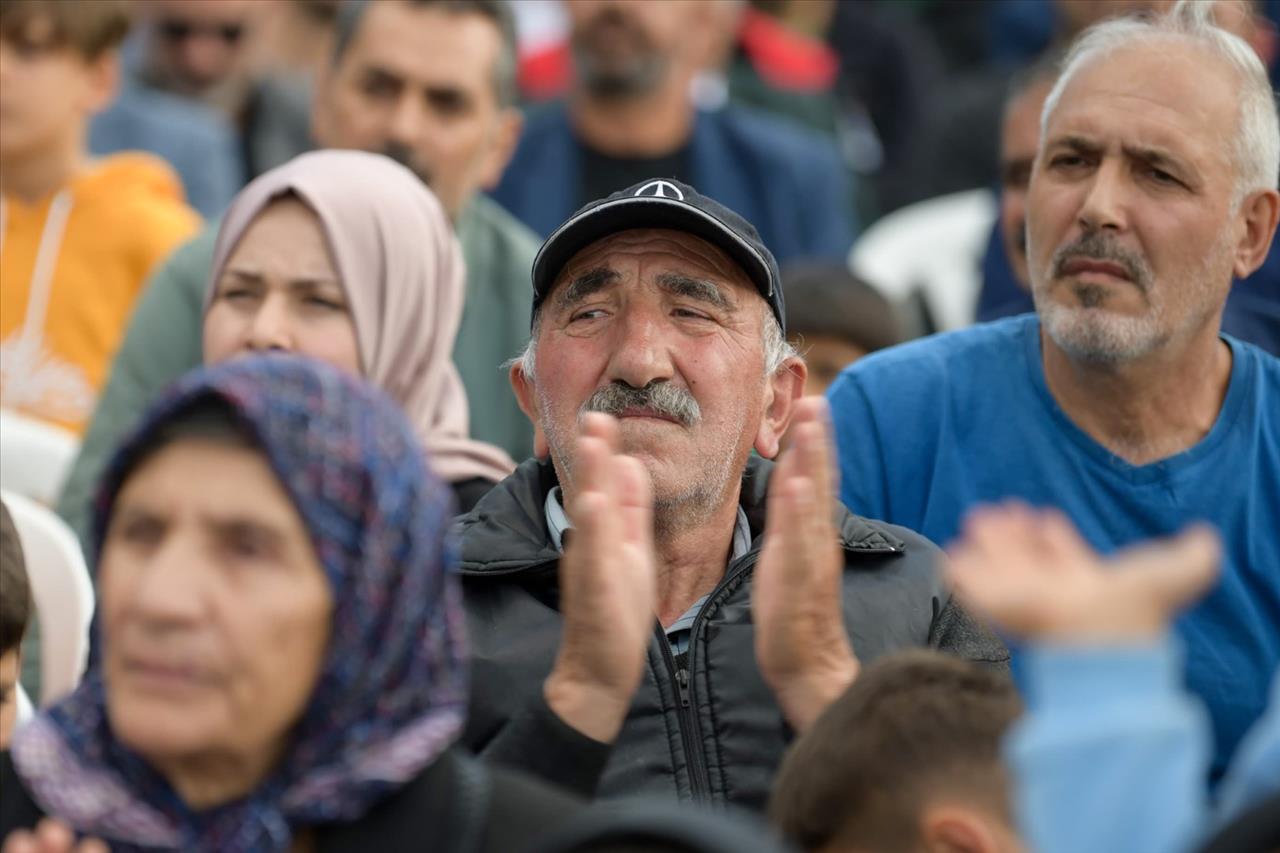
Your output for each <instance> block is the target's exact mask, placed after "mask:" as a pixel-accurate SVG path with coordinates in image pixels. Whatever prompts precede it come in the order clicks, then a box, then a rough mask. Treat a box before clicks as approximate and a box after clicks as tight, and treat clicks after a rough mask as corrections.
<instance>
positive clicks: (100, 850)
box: [0, 818, 108, 853]
mask: <svg viewBox="0 0 1280 853" xmlns="http://www.w3.org/2000/svg"><path fill="white" fill-rule="evenodd" d="M107 850H108V847H107V845H106V844H105V843H104V842H102V841H99V840H98V839H96V838H86V839H84V840H83V841H79V842H77V841H76V837H75V833H73V832H72V831H71V829H70V827H68V826H67V825H66V824H65V823H63V822H62V821H59V820H53V819H52V818H45V819H44V820H42V821H40V823H39V825H38V826H36V828H35V830H34V831H28V830H25V829H20V830H17V831H15V832H11V833H9V835H8V837H6V838H5V840H4V847H3V848H0V851H3V853H107Z"/></svg>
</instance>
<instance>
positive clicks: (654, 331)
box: [607, 312, 675, 388]
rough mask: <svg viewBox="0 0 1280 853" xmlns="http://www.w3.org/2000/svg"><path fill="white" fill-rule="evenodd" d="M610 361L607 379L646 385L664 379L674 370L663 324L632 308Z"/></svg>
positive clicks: (667, 378)
mask: <svg viewBox="0 0 1280 853" xmlns="http://www.w3.org/2000/svg"><path fill="white" fill-rule="evenodd" d="M617 328H618V334H617V338H616V340H615V341H614V350H613V354H612V357H611V358H610V362H609V375H608V377H607V378H608V379H609V380H610V381H614V382H625V383H626V384H627V385H630V386H631V387H633V388H644V387H645V386H647V385H649V384H651V383H654V382H665V381H668V380H670V379H671V378H672V377H673V375H674V374H675V368H674V365H673V364H672V360H671V352H670V347H669V345H668V342H667V341H666V336H665V334H664V330H663V327H662V324H661V323H660V322H657V320H656V318H654V317H653V316H651V315H650V314H649V313H647V312H632V313H628V315H627V316H625V317H623V318H621V321H620V322H619V323H618V325H617Z"/></svg>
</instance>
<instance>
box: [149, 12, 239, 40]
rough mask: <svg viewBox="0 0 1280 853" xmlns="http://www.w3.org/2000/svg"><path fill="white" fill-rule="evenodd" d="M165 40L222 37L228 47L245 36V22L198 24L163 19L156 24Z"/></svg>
mask: <svg viewBox="0 0 1280 853" xmlns="http://www.w3.org/2000/svg"><path fill="white" fill-rule="evenodd" d="M156 29H157V31H158V32H159V33H160V35H161V36H163V37H164V39H165V41H170V42H184V41H188V40H190V39H193V38H196V37H213V38H217V39H221V41H222V43H223V44H225V45H227V46H228V47H233V46H235V45H236V44H237V43H238V42H239V41H240V39H241V38H242V37H243V36H244V25H243V24H197V23H194V22H192V21H184V20H181V19H180V18H169V19H167V20H162V21H160V22H159V23H158V24H157V25H156Z"/></svg>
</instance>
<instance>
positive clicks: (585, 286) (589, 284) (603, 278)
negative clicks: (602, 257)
mask: <svg viewBox="0 0 1280 853" xmlns="http://www.w3.org/2000/svg"><path fill="white" fill-rule="evenodd" d="M621 278H622V275H621V274H620V273H619V272H618V271H617V270H613V269H610V268H609V267H594V268H592V269H589V270H587V271H585V272H581V273H579V274H578V275H576V276H574V277H573V279H572V280H570V281H569V283H568V284H566V285H565V286H564V287H563V288H561V289H560V292H559V293H557V294H556V297H555V307H556V310H558V311H563V310H564V309H566V308H571V307H573V306H574V305H577V304H578V303H579V302H581V301H583V300H584V299H586V298H587V297H588V296H592V295H594V294H596V293H599V292H600V291H602V290H604V289H605V288H606V287H608V286H610V285H612V284H615V283H616V282H617V281H618V280H619V279H621Z"/></svg>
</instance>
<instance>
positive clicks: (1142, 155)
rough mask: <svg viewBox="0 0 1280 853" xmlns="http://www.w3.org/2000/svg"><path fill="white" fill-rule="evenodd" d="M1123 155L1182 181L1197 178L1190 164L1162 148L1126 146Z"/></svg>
mask: <svg viewBox="0 0 1280 853" xmlns="http://www.w3.org/2000/svg"><path fill="white" fill-rule="evenodd" d="M1124 153H1125V155H1126V156H1127V157H1130V158H1132V159H1134V160H1138V161H1139V162H1142V163H1146V164H1147V165H1148V166H1154V167H1155V168H1157V169H1165V170H1166V171H1170V172H1173V173H1174V174H1175V175H1176V176H1177V177H1179V178H1182V179H1183V180H1195V179H1197V178H1199V175H1198V174H1196V171H1195V169H1194V168H1193V167H1192V166H1191V165H1190V164H1188V163H1187V162H1186V161H1185V160H1183V159H1182V158H1181V157H1178V156H1177V155H1176V154H1174V153H1173V152H1171V151H1168V150H1166V149H1164V148H1157V147H1155V146H1150V145H1126V146H1124Z"/></svg>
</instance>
